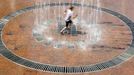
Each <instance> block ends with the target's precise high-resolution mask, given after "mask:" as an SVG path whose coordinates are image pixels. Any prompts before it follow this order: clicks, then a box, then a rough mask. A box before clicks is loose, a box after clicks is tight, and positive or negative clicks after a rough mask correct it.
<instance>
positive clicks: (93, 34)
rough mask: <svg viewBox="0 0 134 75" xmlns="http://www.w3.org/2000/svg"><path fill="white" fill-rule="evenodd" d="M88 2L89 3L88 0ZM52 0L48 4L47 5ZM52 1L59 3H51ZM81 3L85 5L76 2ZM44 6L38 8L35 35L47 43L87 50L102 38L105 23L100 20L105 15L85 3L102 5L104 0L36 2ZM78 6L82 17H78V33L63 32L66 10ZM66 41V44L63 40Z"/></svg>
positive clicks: (78, 11) (76, 22)
mask: <svg viewBox="0 0 134 75" xmlns="http://www.w3.org/2000/svg"><path fill="white" fill-rule="evenodd" d="M67 3H68V5H67ZM87 3H88V4H87ZM46 4H50V5H48V6H46V7H44V6H43V5H46ZM51 4H57V5H56V6H53V7H52V6H51ZM75 4H81V6H75ZM35 5H38V6H39V7H41V8H38V9H35V10H34V13H35V17H36V18H35V21H34V26H35V27H34V28H33V35H34V36H35V38H36V39H37V41H39V42H41V43H43V44H44V45H46V46H47V45H51V46H52V47H53V48H63V47H65V46H66V47H67V48H68V49H77V48H80V49H83V50H87V48H89V47H90V46H92V45H94V44H96V43H97V42H99V41H100V40H101V34H102V32H101V27H100V26H99V24H98V23H99V20H100V18H101V11H100V9H93V8H88V7H85V5H91V6H97V7H100V6H101V4H100V0H90V2H89V1H88V0H65V1H64V0H48V1H43V0H38V1H37V2H35ZM70 5H73V6H75V13H76V14H78V17H77V18H76V19H74V24H75V27H76V29H74V28H72V29H71V30H72V32H74V31H77V35H76V36H73V35H72V36H69V35H66V36H62V35H60V33H59V31H60V30H61V29H62V28H63V27H64V25H65V23H64V11H65V10H66V9H67V8H68V7H69V6H70ZM63 42H64V44H63Z"/></svg>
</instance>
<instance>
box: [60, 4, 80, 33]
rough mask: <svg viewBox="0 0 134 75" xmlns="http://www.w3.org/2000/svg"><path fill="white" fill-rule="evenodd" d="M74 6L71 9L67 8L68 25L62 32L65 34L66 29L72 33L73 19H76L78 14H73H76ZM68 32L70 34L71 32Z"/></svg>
mask: <svg viewBox="0 0 134 75" xmlns="http://www.w3.org/2000/svg"><path fill="white" fill-rule="evenodd" d="M73 11H74V7H73V6H70V7H69V9H67V10H65V15H66V16H65V22H66V27H64V28H63V29H62V30H61V31H60V33H61V34H62V35H63V34H64V33H63V32H64V30H69V33H70V28H71V25H72V24H73V21H72V20H73V19H75V18H76V17H77V16H78V15H75V16H74V15H73V14H74V12H73ZM69 33H68V34H69Z"/></svg>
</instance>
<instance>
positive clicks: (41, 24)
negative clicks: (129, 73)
mask: <svg viewBox="0 0 134 75" xmlns="http://www.w3.org/2000/svg"><path fill="white" fill-rule="evenodd" d="M70 5H73V6H75V9H76V10H75V12H77V14H78V15H79V16H78V18H77V19H76V20H75V22H76V24H75V25H76V31H77V35H60V34H59V29H60V28H62V26H64V10H65V9H66V8H68V6H70ZM100 5H101V4H100V1H99V0H91V1H90V2H89V4H87V2H86V1H85V0H81V1H79V0H73V2H67V3H65V2H62V1H61V0H56V1H54V2H51V0H48V2H36V4H35V5H34V6H31V7H26V8H23V9H21V10H18V11H16V12H14V13H12V14H9V15H7V16H6V17H3V18H2V19H1V21H0V24H1V26H2V28H3V30H2V41H1V43H3V45H2V46H1V47H2V50H1V51H0V52H1V54H2V55H3V56H5V57H6V58H8V59H10V60H11V61H13V62H15V63H17V64H20V65H22V66H25V67H28V68H32V69H36V70H41V71H49V72H60V73H81V72H94V71H99V70H104V69H107V68H110V67H113V66H116V65H118V64H120V63H122V62H124V61H126V60H127V59H128V58H130V57H132V56H133V53H134V51H133V50H134V49H133V42H132V39H133V36H132V33H131V31H132V32H133V28H132V24H133V22H132V21H131V20H129V19H128V18H127V17H125V16H124V15H121V14H120V13H118V12H114V11H112V10H109V9H106V8H101V7H100ZM109 19H110V21H111V22H109ZM117 21H118V23H116V22H117ZM122 21H123V22H122ZM16 24H17V25H16ZM126 24H127V25H128V26H129V27H128V26H126ZM5 25H6V26H5ZM11 27H12V29H11ZM14 29H16V30H14ZM119 29H121V30H119ZM72 30H74V29H73V28H72ZM72 32H73V31H72ZM120 36H121V37H120ZM126 37H128V38H127V39H126ZM122 40H123V41H122Z"/></svg>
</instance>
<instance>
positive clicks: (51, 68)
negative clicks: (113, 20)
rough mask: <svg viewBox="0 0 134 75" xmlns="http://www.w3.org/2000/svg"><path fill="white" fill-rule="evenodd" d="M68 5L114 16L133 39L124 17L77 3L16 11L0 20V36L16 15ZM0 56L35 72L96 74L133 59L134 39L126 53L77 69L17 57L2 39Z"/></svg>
mask: <svg viewBox="0 0 134 75" xmlns="http://www.w3.org/2000/svg"><path fill="white" fill-rule="evenodd" d="M70 4H72V5H74V6H84V7H89V8H94V9H97V10H101V11H104V12H106V13H109V14H111V15H113V16H116V17H117V18H119V19H120V20H122V21H123V22H124V23H126V24H127V25H128V26H129V27H130V29H131V31H132V36H133V37H134V22H132V21H131V20H130V19H128V18H127V17H126V16H124V15H122V14H120V13H118V12H115V11H112V10H109V9H106V8H97V7H96V6H91V5H86V4H84V5H81V4H78V3H60V4H59V3H51V4H46V5H41V6H39V5H34V6H31V7H26V8H24V9H21V10H18V11H16V12H14V13H11V14H9V15H7V16H5V17H3V18H2V19H1V20H0V30H1V31H0V34H1V36H2V29H3V27H4V25H6V24H7V23H8V22H9V21H10V19H12V18H14V17H16V16H17V15H20V14H22V13H25V12H27V11H30V10H33V9H36V8H40V7H46V6H51V7H52V6H62V5H66V6H68V5H70ZM0 54H1V55H2V56H4V57H6V58H7V59H9V60H11V61H13V62H14V63H16V64H19V65H21V66H24V67H27V68H31V69H35V70H40V71H47V72H57V73H83V72H96V71H100V70H104V69H107V68H111V67H114V66H116V65H119V64H121V63H123V62H125V61H126V60H128V59H129V58H131V57H133V55H134V38H133V40H132V43H131V45H130V47H129V48H128V50H127V51H126V52H124V53H123V54H121V55H119V56H118V57H115V58H113V59H111V60H109V61H105V62H101V63H98V64H93V65H85V66H77V67H65V66H56V65H50V64H43V63H38V62H35V61H31V60H28V59H25V58H22V57H19V56H17V55H15V54H14V53H12V52H11V51H9V50H8V49H7V48H6V45H5V44H4V43H3V41H2V37H1V39H0Z"/></svg>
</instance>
